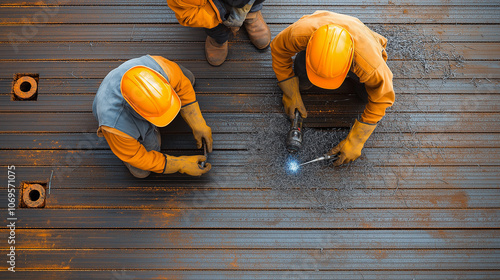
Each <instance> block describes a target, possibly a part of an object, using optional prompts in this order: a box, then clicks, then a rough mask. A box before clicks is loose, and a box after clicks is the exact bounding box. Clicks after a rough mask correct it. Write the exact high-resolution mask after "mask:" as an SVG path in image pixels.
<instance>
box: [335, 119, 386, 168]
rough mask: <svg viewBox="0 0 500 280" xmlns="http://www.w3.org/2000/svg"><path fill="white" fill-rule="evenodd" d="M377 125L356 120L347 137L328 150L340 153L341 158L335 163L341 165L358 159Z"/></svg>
mask: <svg viewBox="0 0 500 280" xmlns="http://www.w3.org/2000/svg"><path fill="white" fill-rule="evenodd" d="M375 127H377V125H376V124H367V123H362V122H359V121H358V120H356V121H355V122H354V125H353V126H352V128H351V131H349V134H348V135H347V137H346V139H344V140H342V141H341V142H340V143H339V144H338V145H337V146H336V147H335V148H333V149H332V150H331V151H330V152H328V155H336V154H339V155H338V157H339V159H337V160H336V161H335V162H334V163H333V165H335V166H339V165H341V164H344V163H349V162H351V161H354V160H356V159H357V158H358V157H359V156H360V155H361V150H362V149H363V146H364V145H365V142H366V140H368V138H369V137H370V135H371V134H372V132H373V131H374V130H375Z"/></svg>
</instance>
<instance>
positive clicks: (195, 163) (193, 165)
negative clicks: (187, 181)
mask: <svg viewBox="0 0 500 280" xmlns="http://www.w3.org/2000/svg"><path fill="white" fill-rule="evenodd" d="M165 156H166V160H167V163H166V165H165V170H164V171H163V174H171V173H175V172H179V173H184V174H188V175H191V176H201V175H202V174H205V173H207V172H208V171H209V170H210V169H211V168H212V166H211V165H210V163H206V164H205V167H204V168H201V167H200V165H199V164H200V163H201V162H203V161H206V160H207V158H206V157H205V156H180V157H174V156H170V155H165Z"/></svg>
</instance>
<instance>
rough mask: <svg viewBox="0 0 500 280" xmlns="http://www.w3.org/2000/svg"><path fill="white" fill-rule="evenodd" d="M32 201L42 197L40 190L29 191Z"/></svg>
mask: <svg viewBox="0 0 500 280" xmlns="http://www.w3.org/2000/svg"><path fill="white" fill-rule="evenodd" d="M29 196H30V199H31V201H37V200H38V199H39V198H40V192H39V191H37V190H32V191H30V193H29Z"/></svg>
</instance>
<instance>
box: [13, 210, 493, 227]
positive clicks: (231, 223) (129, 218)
mask: <svg viewBox="0 0 500 280" xmlns="http://www.w3.org/2000/svg"><path fill="white" fill-rule="evenodd" d="M17 217H18V221H17V223H18V225H22V226H19V228H53V229H55V228H66V229H70V228H71V229H77V228H93V229H104V228H107V229H111V228H128V229H139V228H142V229H146V228H149V229H162V228H163V229H165V228H168V229H180V228H191V229H193V230H195V229H198V228H199V229H202V228H205V229H244V228H248V229H262V228H266V229H363V228H364V229H415V228H420V229H497V228H498V225H499V222H500V210H498V209H496V210H495V209H390V210H389V209H348V210H346V211H339V212H336V213H332V214H322V215H319V213H317V212H314V211H312V210H307V209H293V210H291V209H281V210H279V209H278V210H276V209H269V210H261V209H177V208H175V209H161V210H151V209H141V210H135V209H134V210H130V209H72V210H68V209H26V208H25V209H18V210H17Z"/></svg>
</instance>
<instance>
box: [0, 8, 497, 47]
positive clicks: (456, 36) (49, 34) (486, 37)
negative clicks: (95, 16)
mask: <svg viewBox="0 0 500 280" xmlns="http://www.w3.org/2000/svg"><path fill="white" fill-rule="evenodd" d="M161 1H162V2H165V1H164V0H161ZM268 1H269V0H267V1H266V3H267V2H268ZM100 2H101V1H100ZM455 2H456V1H454V3H455ZM356 3H358V1H356V2H351V3H350V4H349V5H356ZM264 9H265V7H264ZM380 25H382V24H369V26H370V27H376V26H380ZM28 26H29V25H27V24H25V25H18V24H15V25H2V29H1V31H0V42H12V41H16V42H17V41H18V42H28V41H34V42H62V41H68V42H100V41H101V42H110V41H113V42H165V43H167V42H168V43H171V42H186V41H189V42H193V41H195V42H196V41H199V42H203V41H205V38H206V33H205V31H203V29H201V28H188V27H180V26H179V25H178V24H176V23H173V24H161V25H158V24H88V25H85V26H83V27H82V25H80V24H60V25H58V24H46V25H41V24H40V25H37V33H36V35H34V36H31V34H28V35H24V34H26V29H27V27H28ZM287 26H288V24H270V25H269V28H270V29H271V34H272V36H273V37H274V36H275V35H277V34H278V33H279V32H281V30H283V29H285V28H286V27H287ZM383 26H387V27H390V26H392V25H389V24H387V25H385V24H383ZM404 28H406V29H408V31H409V32H412V33H416V34H425V35H432V36H435V37H436V38H438V39H439V40H441V41H443V42H475V43H477V42H498V41H499V38H498V33H499V29H500V27H499V26H498V25H485V24H477V25H467V26H464V25H456V24H408V25H405V26H404ZM15 34H17V35H19V36H15ZM248 40H249V39H248V36H247V34H246V32H245V31H243V30H241V31H239V32H238V34H237V36H236V37H233V38H232V39H231V40H230V41H231V42H235V41H248Z"/></svg>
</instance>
